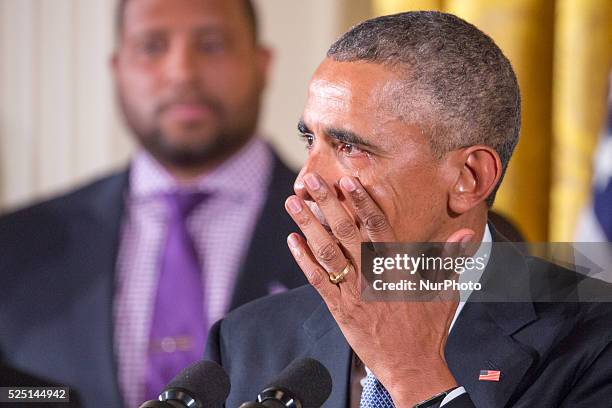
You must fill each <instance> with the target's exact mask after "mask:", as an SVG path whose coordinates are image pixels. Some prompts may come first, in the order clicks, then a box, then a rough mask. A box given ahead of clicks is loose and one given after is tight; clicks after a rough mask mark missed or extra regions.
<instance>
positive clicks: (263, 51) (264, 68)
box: [256, 45, 274, 87]
mask: <svg viewBox="0 0 612 408" xmlns="http://www.w3.org/2000/svg"><path fill="white" fill-rule="evenodd" d="M256 58H257V71H258V72H259V76H260V78H261V80H262V82H261V83H262V86H263V87H265V86H266V85H267V84H268V78H269V76H270V69H271V68H270V67H271V66H272V61H273V59H274V52H273V51H272V49H271V48H269V47H266V46H263V45H260V46H259V47H258V49H257V56H256Z"/></svg>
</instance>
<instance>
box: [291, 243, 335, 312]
mask: <svg viewBox="0 0 612 408" xmlns="http://www.w3.org/2000/svg"><path fill="white" fill-rule="evenodd" d="M287 244H288V245H289V250H290V251H291V254H292V255H293V258H294V259H295V261H296V262H297V264H298V266H299V267H300V269H301V270H302V272H304V275H305V276H306V279H308V282H310V284H311V285H312V286H313V287H314V288H315V289H316V290H317V292H319V294H320V295H321V297H323V300H324V301H325V303H328V302H332V303H333V302H334V300H335V299H336V298H337V297H338V292H339V287H338V286H337V285H334V284H332V283H331V282H330V281H329V275H328V273H327V271H326V270H325V269H323V268H322V267H321V265H319V264H318V263H317V261H316V259H315V257H314V255H313V254H312V252H311V251H310V248H309V247H308V245H307V243H306V241H305V240H304V238H302V237H301V236H300V235H299V234H296V233H292V234H289V236H288V237H287ZM328 304H329V303H328Z"/></svg>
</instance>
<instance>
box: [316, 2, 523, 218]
mask: <svg viewBox="0 0 612 408" xmlns="http://www.w3.org/2000/svg"><path fill="white" fill-rule="evenodd" d="M327 57H328V58H330V59H332V60H335V61H346V62H354V61H364V62H371V63H377V64H382V65H386V66H389V67H391V68H392V69H395V70H397V71H399V74H400V76H401V81H402V83H403V87H404V91H403V92H401V93H398V95H397V98H394V99H396V100H394V101H393V103H394V104H395V105H396V106H397V107H399V109H400V110H401V112H402V113H401V115H402V117H403V118H405V119H406V120H412V121H415V122H417V123H418V124H419V125H420V127H421V129H422V130H423V131H424V132H426V133H428V135H429V137H430V144H431V148H432V150H433V151H434V154H436V155H437V156H438V157H439V158H440V157H442V155H444V154H445V153H447V152H449V151H452V150H455V149H459V148H461V147H466V146H473V145H477V144H482V145H486V146H489V147H491V148H493V149H494V150H495V151H496V152H497V153H498V154H499V156H500V159H501V162H502V177H501V178H500V183H501V179H502V178H503V176H504V174H505V172H506V168H507V166H508V162H509V161H510V157H511V156H512V152H513V150H514V148H515V146H516V144H517V142H518V136H519V130H520V127H521V98H520V93H519V88H518V83H517V80H516V76H515V74H514V71H513V70H512V66H511V65H510V61H508V59H507V58H506V57H505V56H504V55H503V53H502V52H501V50H500V49H499V47H497V45H495V43H494V42H493V40H492V39H491V38H490V37H489V36H487V35H486V34H484V33H483V32H482V31H480V30H479V29H477V28H476V27H475V26H473V25H472V24H469V23H467V22H466V21H464V20H462V19H460V18H459V17H457V16H454V15H452V14H447V13H440V12H436V11H415V12H406V13H399V14H394V15H390V16H382V17H377V18H374V19H371V20H367V21H365V22H363V23H361V24H359V25H357V26H355V27H353V28H352V29H351V30H349V31H348V32H347V33H346V34H344V35H342V37H340V38H339V39H338V40H337V41H336V42H335V43H334V44H333V45H332V46H331V47H330V49H329V51H328V52H327ZM407 89H409V90H410V92H405V90H407ZM415 115H416V116H415ZM498 187H499V184H498V185H497V186H496V187H495V189H494V190H493V192H492V193H491V195H490V196H489V197H488V198H487V204H488V205H489V206H491V205H492V204H493V201H494V200H495V194H496V192H497V189H498Z"/></svg>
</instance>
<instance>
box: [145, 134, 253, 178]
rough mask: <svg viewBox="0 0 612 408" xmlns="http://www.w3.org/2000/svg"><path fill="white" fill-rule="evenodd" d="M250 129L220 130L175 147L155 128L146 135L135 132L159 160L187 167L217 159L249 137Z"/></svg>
mask: <svg viewBox="0 0 612 408" xmlns="http://www.w3.org/2000/svg"><path fill="white" fill-rule="evenodd" d="M252 133H253V132H252V131H251V130H245V131H235V132H231V131H230V132H228V131H227V130H224V129H220V130H218V131H217V132H215V134H213V135H210V136H209V138H208V139H207V140H203V141H202V142H201V143H198V144H192V145H182V146H177V145H175V144H172V143H168V138H167V137H166V136H165V135H164V133H163V131H162V130H161V128H159V127H157V128H156V129H155V130H154V131H152V132H150V133H149V134H146V135H143V134H138V135H137V138H138V140H139V141H140V143H141V144H142V146H143V147H144V148H145V149H146V150H147V151H148V152H149V153H150V154H151V155H152V156H153V157H155V158H156V159H157V160H158V161H160V162H161V163H167V164H170V165H172V166H175V167H179V168H184V169H189V168H197V167H201V166H203V165H206V164H209V163H212V162H218V161H221V160H223V159H225V158H226V157H228V156H230V155H231V154H232V153H234V152H235V151H237V150H238V149H240V147H242V146H243V145H244V144H246V142H247V141H248V140H249V139H250V138H251V135H252Z"/></svg>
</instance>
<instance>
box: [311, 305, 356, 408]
mask: <svg viewBox="0 0 612 408" xmlns="http://www.w3.org/2000/svg"><path fill="white" fill-rule="evenodd" d="M303 328H304V332H305V334H306V336H307V337H308V338H309V339H310V344H311V345H310V348H309V349H308V351H307V352H306V356H308V357H312V358H314V359H316V360H318V361H320V362H322V363H323V364H324V365H325V367H326V368H327V369H328V370H329V373H330V374H331V377H332V384H333V387H332V393H331V395H330V396H329V398H328V399H327V401H325V404H324V405H323V408H338V407H342V406H346V405H347V404H346V401H348V400H349V399H348V397H349V396H348V392H349V382H350V381H349V379H350V369H351V357H352V353H351V348H350V347H349V345H348V343H347V342H346V340H345V338H344V336H343V335H342V332H341V331H340V328H339V327H338V325H337V324H336V322H335V321H334V319H333V317H332V315H331V313H329V310H328V309H327V306H326V305H325V303H324V302H323V301H321V304H320V305H319V306H318V307H317V309H316V310H315V311H314V312H313V314H312V315H311V316H310V317H309V318H308V319H307V320H306V321H305V322H304V325H303Z"/></svg>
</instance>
